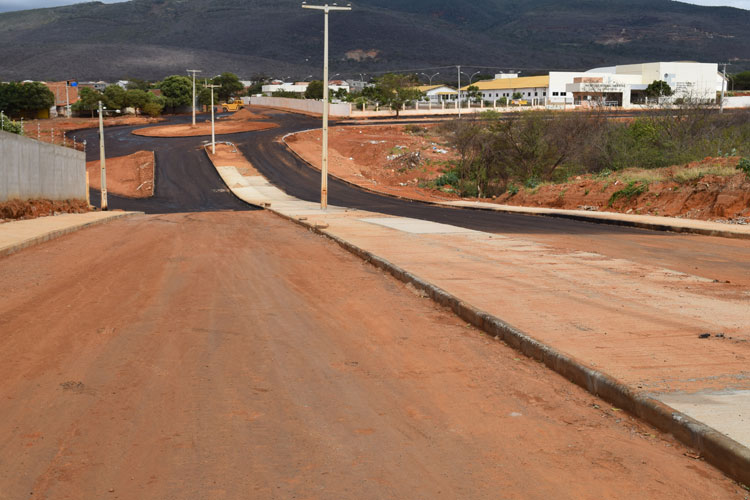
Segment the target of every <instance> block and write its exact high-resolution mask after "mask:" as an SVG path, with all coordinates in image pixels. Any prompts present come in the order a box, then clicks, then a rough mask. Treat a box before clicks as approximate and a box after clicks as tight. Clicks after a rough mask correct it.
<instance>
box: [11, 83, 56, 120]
mask: <svg viewBox="0 0 750 500" xmlns="http://www.w3.org/2000/svg"><path fill="white" fill-rule="evenodd" d="M54 105H55V95H54V94H53V93H52V91H51V90H50V89H49V88H47V86H46V85H44V84H43V83H39V82H30V83H16V82H10V83H6V84H0V109H1V110H3V111H4V113H5V114H6V115H10V116H18V115H20V114H22V113H23V112H25V111H29V112H36V111H40V110H43V109H49V108H51V107H52V106H54Z"/></svg>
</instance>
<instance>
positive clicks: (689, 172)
mask: <svg viewBox="0 0 750 500" xmlns="http://www.w3.org/2000/svg"><path fill="white" fill-rule="evenodd" d="M736 173H737V169H736V168H734V167H731V166H728V165H701V166H699V167H692V168H686V169H683V170H678V171H677V172H675V173H674V174H673V175H672V179H674V180H675V181H676V182H679V183H680V184H684V183H686V182H692V181H696V180H698V179H700V178H701V177H704V176H706V175H716V176H719V177H731V176H733V175H735V174H736Z"/></svg>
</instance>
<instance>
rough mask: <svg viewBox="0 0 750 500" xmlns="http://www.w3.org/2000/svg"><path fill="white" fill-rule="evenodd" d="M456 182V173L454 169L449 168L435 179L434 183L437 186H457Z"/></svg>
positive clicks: (457, 181) (457, 180)
mask: <svg viewBox="0 0 750 500" xmlns="http://www.w3.org/2000/svg"><path fill="white" fill-rule="evenodd" d="M458 183H459V179H458V174H457V173H456V172H455V170H449V171H448V172H446V173H444V174H443V175H441V176H440V177H438V178H437V179H435V185H437V186H439V187H443V186H448V185H450V186H453V187H455V188H457V187H458Z"/></svg>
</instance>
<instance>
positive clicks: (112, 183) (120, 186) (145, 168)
mask: <svg viewBox="0 0 750 500" xmlns="http://www.w3.org/2000/svg"><path fill="white" fill-rule="evenodd" d="M106 168H107V191H108V192H110V193H113V194H116V195H119V196H126V197H128V198H150V197H151V196H153V195H154V189H155V185H154V172H155V168H156V160H155V157H154V152H153V151H138V152H137V153H133V154H132V155H128V156H120V157H116V158H107V163H106ZM86 171H87V172H88V173H89V184H90V185H91V187H93V188H95V189H101V165H100V163H99V160H94V161H90V162H87V163H86Z"/></svg>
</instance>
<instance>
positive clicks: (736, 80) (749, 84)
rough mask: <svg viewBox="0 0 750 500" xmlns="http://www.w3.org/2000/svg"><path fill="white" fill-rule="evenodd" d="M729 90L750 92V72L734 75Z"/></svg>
mask: <svg viewBox="0 0 750 500" xmlns="http://www.w3.org/2000/svg"><path fill="white" fill-rule="evenodd" d="M729 82H730V83H729V88H730V89H731V88H734V90H750V71H743V72H742V73H737V74H736V75H732V77H731V79H730V80H729Z"/></svg>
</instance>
